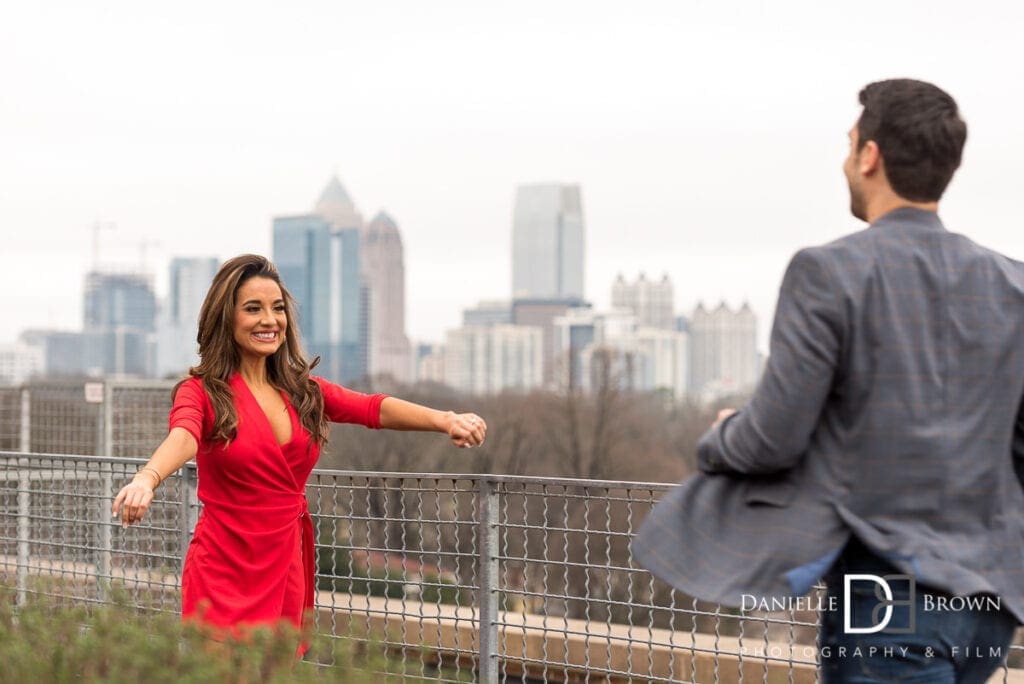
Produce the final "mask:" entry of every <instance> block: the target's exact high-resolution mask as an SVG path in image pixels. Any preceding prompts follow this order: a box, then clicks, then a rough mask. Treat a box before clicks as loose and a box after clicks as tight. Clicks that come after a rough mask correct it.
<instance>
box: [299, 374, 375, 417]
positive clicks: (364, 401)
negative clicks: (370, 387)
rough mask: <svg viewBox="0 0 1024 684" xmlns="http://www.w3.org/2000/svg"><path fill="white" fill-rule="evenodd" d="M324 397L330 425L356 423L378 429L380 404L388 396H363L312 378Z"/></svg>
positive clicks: (320, 379) (321, 379) (325, 410)
mask: <svg viewBox="0 0 1024 684" xmlns="http://www.w3.org/2000/svg"><path fill="white" fill-rule="evenodd" d="M313 380H314V381H315V382H316V383H317V384H318V385H320V391H321V392H323V395H324V412H325V413H326V414H327V420H329V421H331V422H332V423H356V424H357V425H365V426H366V427H368V428H372V429H374V430H379V429H380V404H381V402H382V401H384V400H385V399H386V398H387V396H388V395H386V394H363V393H362V392H356V391H354V390H350V389H347V388H345V387H342V386H341V385H335V384H334V383H333V382H329V381H327V380H324V379H323V378H318V377H316V376H314V377H313Z"/></svg>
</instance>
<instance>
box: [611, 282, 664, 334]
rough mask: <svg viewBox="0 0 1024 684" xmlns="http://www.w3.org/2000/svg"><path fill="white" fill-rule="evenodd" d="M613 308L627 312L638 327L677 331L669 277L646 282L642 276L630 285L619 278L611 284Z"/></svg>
mask: <svg viewBox="0 0 1024 684" xmlns="http://www.w3.org/2000/svg"><path fill="white" fill-rule="evenodd" d="M612 308H615V309H628V310H630V311H632V312H633V315H635V316H636V322H637V325H639V326H641V327H648V328H662V329H664V330H671V329H673V328H675V325H676V319H675V312H674V311H673V310H672V309H673V292H672V281H671V280H669V277H668V274H667V273H666V274H665V275H663V276H662V277H661V280H647V277H646V276H644V274H643V273H641V274H640V277H638V278H637V279H636V281H634V282H632V283H630V282H627V281H626V279H625V278H623V277H622V275H621V274H619V277H618V278H616V280H615V282H614V283H612Z"/></svg>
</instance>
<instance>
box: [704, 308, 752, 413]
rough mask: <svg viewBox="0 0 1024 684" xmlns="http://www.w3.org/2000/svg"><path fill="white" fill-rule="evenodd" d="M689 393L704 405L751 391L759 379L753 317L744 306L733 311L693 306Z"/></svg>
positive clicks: (750, 310)
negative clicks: (707, 402)
mask: <svg viewBox="0 0 1024 684" xmlns="http://www.w3.org/2000/svg"><path fill="white" fill-rule="evenodd" d="M689 330H690V344H691V383H692V384H691V391H692V393H693V394H694V395H696V396H699V397H701V398H703V399H704V400H706V401H712V400H714V399H716V398H718V397H719V396H724V395H728V394H739V393H744V392H749V391H751V390H753V388H754V386H755V385H756V384H757V381H758V379H759V376H760V370H761V369H760V362H759V358H758V354H757V316H756V315H755V314H754V312H753V310H752V309H751V308H750V305H749V304H747V303H746V302H744V303H743V305H742V306H740V308H739V309H738V310H736V311H733V310H732V309H730V308H729V306H728V305H727V304H726V303H725V302H724V301H723V302H720V303H719V304H718V306H717V307H715V308H714V309H708V308H706V307H705V306H704V304H703V302H701V303H699V304H697V308H696V309H695V310H694V312H693V316H692V317H691V318H690V321H689Z"/></svg>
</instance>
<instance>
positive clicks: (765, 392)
mask: <svg viewBox="0 0 1024 684" xmlns="http://www.w3.org/2000/svg"><path fill="white" fill-rule="evenodd" d="M825 259H826V256H825V255H824V254H822V253H821V250H820V249H819V248H810V249H804V250H801V251H800V252H797V254H796V255H795V256H794V257H793V259H792V261H790V263H789V266H788V268H787V269H786V274H785V276H784V277H783V279H782V287H781V289H780V291H779V301H778V305H777V307H776V309H775V322H774V324H773V326H772V335H771V342H770V347H769V352H770V355H769V357H768V363H767V366H766V367H765V371H764V375H763V376H762V377H761V381H760V382H759V383H758V386H757V389H756V390H755V392H754V395H753V397H752V398H751V400H750V403H749V404H748V405H747V406H746V407H745V408H743V409H742V410H741V411H739V412H738V413H735V414H733V415H732V416H730V417H729V419H727V420H725V421H722V422H721V423H719V424H718V425H716V426H715V427H713V428H712V429H710V430H709V431H708V432H706V433H705V434H704V436H703V437H702V438H701V439H700V441H699V442H698V445H697V467H698V468H699V469H700V470H701V471H703V472H705V473H738V474H749V475H754V474H767V473H772V472H778V471H782V470H787V469H789V468H792V467H793V466H794V465H796V464H797V463H798V462H799V460H800V458H801V457H802V455H803V453H804V452H805V451H806V449H807V446H808V444H809V443H810V439H811V435H812V434H813V432H814V429H815V426H816V425H817V423H818V419H819V416H820V415H821V412H822V409H823V408H824V405H825V401H826V398H827V397H828V394H829V392H830V390H831V388H832V383H833V378H834V376H835V373H836V368H837V365H838V361H839V355H840V351H841V348H842V340H843V330H844V324H843V319H842V315H841V308H840V306H839V304H838V297H837V296H836V295H835V294H834V291H835V289H836V282H835V280H834V278H833V277H831V276H830V274H829V272H828V269H827V268H826V265H825V263H824V260H825Z"/></svg>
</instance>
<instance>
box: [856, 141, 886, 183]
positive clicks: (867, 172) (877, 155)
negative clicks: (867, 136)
mask: <svg viewBox="0 0 1024 684" xmlns="http://www.w3.org/2000/svg"><path fill="white" fill-rule="evenodd" d="M857 167H858V170H859V171H860V173H861V175H862V176H871V175H873V174H875V173H876V172H877V171H878V170H879V169H880V168H882V151H881V150H879V149H878V143H876V142H875V141H874V140H868V141H867V142H866V143H864V146H863V147H861V148H860V154H858V155H857Z"/></svg>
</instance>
